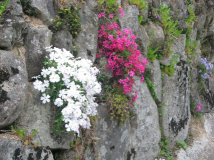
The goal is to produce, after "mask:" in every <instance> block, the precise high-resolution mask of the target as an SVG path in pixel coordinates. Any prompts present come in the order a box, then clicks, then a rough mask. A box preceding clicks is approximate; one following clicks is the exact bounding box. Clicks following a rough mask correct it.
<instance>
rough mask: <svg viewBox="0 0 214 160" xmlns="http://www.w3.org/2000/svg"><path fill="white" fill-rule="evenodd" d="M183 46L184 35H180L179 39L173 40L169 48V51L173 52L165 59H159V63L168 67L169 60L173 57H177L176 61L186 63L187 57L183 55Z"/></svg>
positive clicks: (184, 41)
mask: <svg viewBox="0 0 214 160" xmlns="http://www.w3.org/2000/svg"><path fill="white" fill-rule="evenodd" d="M185 46H186V35H185V34H181V36H180V37H179V38H176V39H175V40H174V43H173V44H172V46H171V51H173V53H172V54H171V55H170V56H169V57H165V58H163V59H161V60H160V63H161V64H162V65H170V64H171V59H173V58H174V56H175V55H179V59H178V60H183V61H187V56H186V53H185Z"/></svg>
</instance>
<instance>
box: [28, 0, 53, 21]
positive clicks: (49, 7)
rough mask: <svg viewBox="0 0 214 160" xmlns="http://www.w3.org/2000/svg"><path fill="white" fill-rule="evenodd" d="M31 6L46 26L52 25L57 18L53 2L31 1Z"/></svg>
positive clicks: (45, 0) (51, 0)
mask: <svg viewBox="0 0 214 160" xmlns="http://www.w3.org/2000/svg"><path fill="white" fill-rule="evenodd" d="M30 6H31V7H32V8H34V9H35V10H36V13H37V17H39V18H40V19H41V20H42V21H43V22H44V23H45V24H46V25H51V24H52V19H54V18H55V12H54V7H53V0H31V3H30Z"/></svg>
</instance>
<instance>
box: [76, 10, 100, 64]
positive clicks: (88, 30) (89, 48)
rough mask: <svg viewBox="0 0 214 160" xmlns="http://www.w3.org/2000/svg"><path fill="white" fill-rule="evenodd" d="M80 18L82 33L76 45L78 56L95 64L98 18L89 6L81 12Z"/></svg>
mask: <svg viewBox="0 0 214 160" xmlns="http://www.w3.org/2000/svg"><path fill="white" fill-rule="evenodd" d="M80 16H81V31H80V33H79V34H78V36H77V38H76V40H75V43H74V45H75V46H76V48H77V56H78V57H82V58H87V59H90V60H92V62H94V61H95V59H96V53H97V40H98V38H97V37H98V17H97V15H96V14H95V13H94V12H93V11H91V10H90V8H89V7H88V6H84V7H83V8H82V9H81V10H80Z"/></svg>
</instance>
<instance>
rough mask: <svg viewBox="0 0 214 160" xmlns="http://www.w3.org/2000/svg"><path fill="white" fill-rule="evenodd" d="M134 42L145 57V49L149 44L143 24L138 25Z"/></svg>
mask: <svg viewBox="0 0 214 160" xmlns="http://www.w3.org/2000/svg"><path fill="white" fill-rule="evenodd" d="M136 38H137V39H136V43H137V44H138V45H139V46H138V49H139V50H140V51H141V54H143V55H144V56H145V57H146V56H147V50H148V45H149V36H148V35H147V32H146V30H145V28H144V27H143V26H139V28H138V31H137V33H136Z"/></svg>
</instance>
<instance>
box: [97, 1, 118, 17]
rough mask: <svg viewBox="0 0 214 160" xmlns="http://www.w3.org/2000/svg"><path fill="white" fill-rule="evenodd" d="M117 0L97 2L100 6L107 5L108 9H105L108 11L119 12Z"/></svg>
mask: <svg viewBox="0 0 214 160" xmlns="http://www.w3.org/2000/svg"><path fill="white" fill-rule="evenodd" d="M116 2H117V0H98V1H97V3H98V4H99V7H103V6H107V9H105V11H106V12H108V13H109V14H110V13H113V12H117V11H118V9H119V6H118V5H117V3H116Z"/></svg>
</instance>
